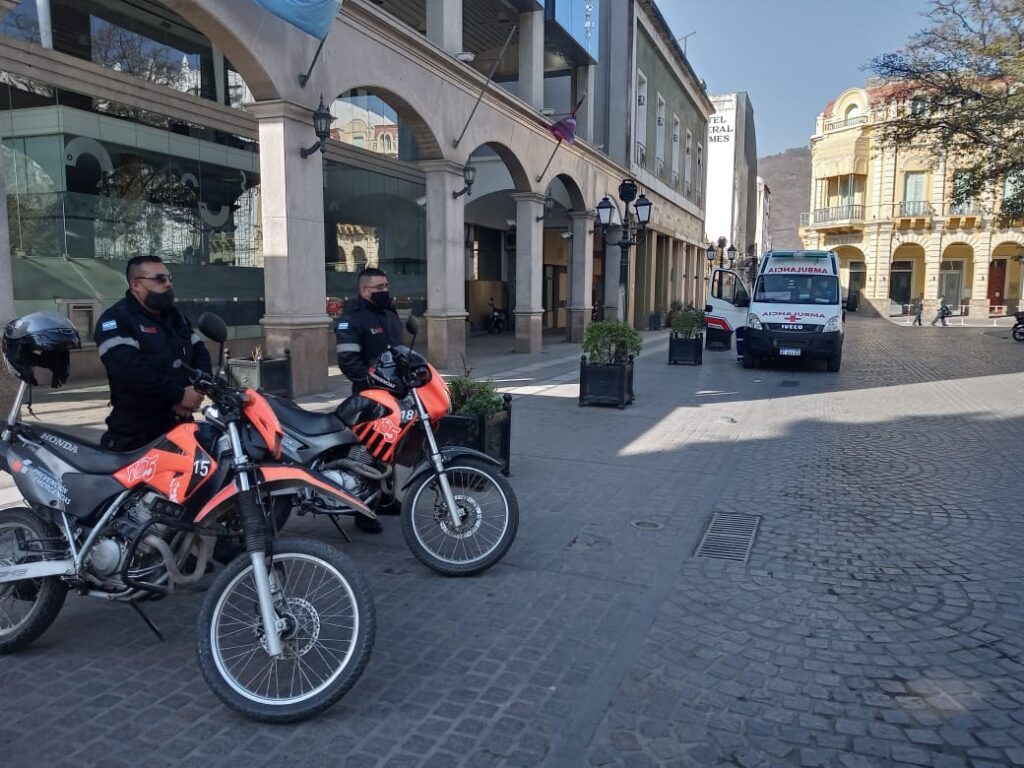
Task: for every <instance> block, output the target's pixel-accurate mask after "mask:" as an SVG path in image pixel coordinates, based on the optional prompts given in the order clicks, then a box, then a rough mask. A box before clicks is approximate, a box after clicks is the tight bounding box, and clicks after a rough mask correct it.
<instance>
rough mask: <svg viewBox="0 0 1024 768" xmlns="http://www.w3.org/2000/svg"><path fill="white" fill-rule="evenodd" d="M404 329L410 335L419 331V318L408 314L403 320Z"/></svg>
mask: <svg viewBox="0 0 1024 768" xmlns="http://www.w3.org/2000/svg"><path fill="white" fill-rule="evenodd" d="M405 330H407V331H408V332H409V333H410V334H411V335H413V336H415V335H416V334H417V333H419V332H420V322H419V320H417V319H416V318H415V317H413V316H412V315H409V317H408V319H406V321H405Z"/></svg>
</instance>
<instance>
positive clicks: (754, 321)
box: [747, 312, 761, 331]
mask: <svg viewBox="0 0 1024 768" xmlns="http://www.w3.org/2000/svg"><path fill="white" fill-rule="evenodd" d="M747 328H753V329H754V330H755V331H760V330H761V318H760V317H758V316H757V315H755V314H754V313H753V312H751V313H750V314H748V315H747Z"/></svg>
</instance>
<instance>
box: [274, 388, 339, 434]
mask: <svg viewBox="0 0 1024 768" xmlns="http://www.w3.org/2000/svg"><path fill="white" fill-rule="evenodd" d="M264 397H266V398H267V402H268V403H270V407H271V409H273V411H274V414H275V415H276V416H277V418H278V419H280V420H281V423H282V424H283V425H284V426H285V427H290V428H291V429H293V430H295V431H296V432H300V433H302V434H304V435H329V434H331V433H332V432H339V431H340V430H342V429H344V428H345V425H344V424H342V423H341V421H339V420H338V417H337V416H335V415H334V414H333V413H313V412H312V411H306V410H303V409H302V408H301V407H299V406H297V405H295V404H294V403H293V402H291V401H290V400H284V399H282V398H279V397H273V396H267V395H264Z"/></svg>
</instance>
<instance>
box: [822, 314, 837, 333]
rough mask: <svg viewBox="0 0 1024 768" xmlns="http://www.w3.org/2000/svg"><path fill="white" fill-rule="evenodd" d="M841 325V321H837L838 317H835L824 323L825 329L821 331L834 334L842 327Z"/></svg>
mask: <svg viewBox="0 0 1024 768" xmlns="http://www.w3.org/2000/svg"><path fill="white" fill-rule="evenodd" d="M841 323H842V321H841V320H840V319H839V315H836V316H835V317H830V318H829V319H828V321H827V322H826V323H825V327H824V328H823V329H822V332H823V333H835V332H836V331H838V330H839V329H840V328H841V327H842V325H841Z"/></svg>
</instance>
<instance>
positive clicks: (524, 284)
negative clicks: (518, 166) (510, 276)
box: [512, 192, 544, 354]
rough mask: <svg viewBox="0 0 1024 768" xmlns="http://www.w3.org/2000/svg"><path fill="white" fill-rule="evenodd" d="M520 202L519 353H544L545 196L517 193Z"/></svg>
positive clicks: (516, 305) (514, 194) (517, 350)
mask: <svg viewBox="0 0 1024 768" xmlns="http://www.w3.org/2000/svg"><path fill="white" fill-rule="evenodd" d="M512 199H513V200H515V201H516V300H515V314H516V352H526V353H529V354H534V353H536V352H540V351H541V346H542V341H541V329H542V326H543V322H544V304H543V301H542V297H541V288H542V285H541V281H542V280H543V277H544V226H543V222H540V221H537V219H538V218H539V217H541V216H543V215H544V195H538V194H535V193H533V192H515V193H513V194H512Z"/></svg>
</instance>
